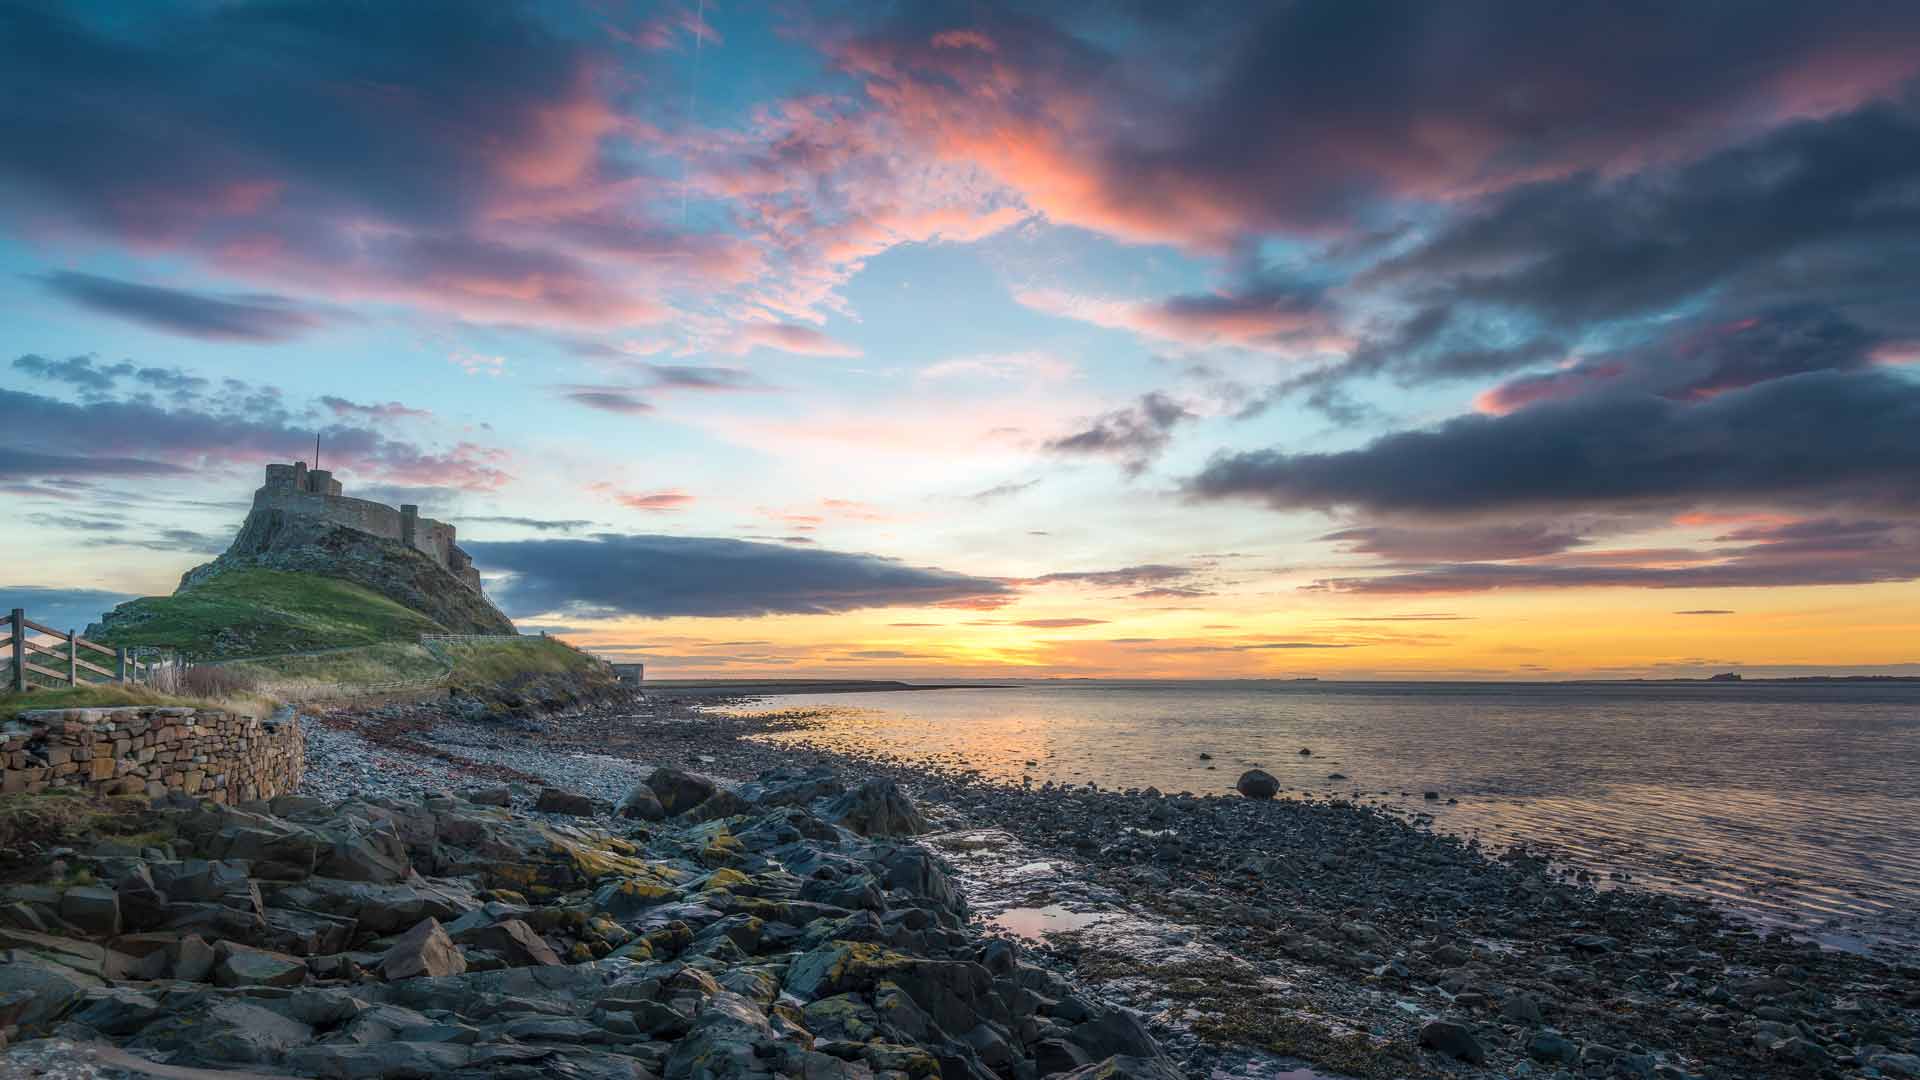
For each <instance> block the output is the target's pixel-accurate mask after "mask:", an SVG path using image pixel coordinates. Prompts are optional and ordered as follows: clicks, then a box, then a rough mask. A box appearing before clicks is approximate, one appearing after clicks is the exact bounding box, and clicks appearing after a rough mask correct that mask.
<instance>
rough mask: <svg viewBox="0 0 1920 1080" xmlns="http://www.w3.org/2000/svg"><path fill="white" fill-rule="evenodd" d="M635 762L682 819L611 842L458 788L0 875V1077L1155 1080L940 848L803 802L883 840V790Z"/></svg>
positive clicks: (242, 817) (622, 831)
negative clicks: (98, 1063) (187, 1072)
mask: <svg viewBox="0 0 1920 1080" xmlns="http://www.w3.org/2000/svg"><path fill="white" fill-rule="evenodd" d="M658 780H659V783H658V784H656V785H652V786H650V787H649V789H648V790H649V791H654V792H658V791H659V790H660V789H662V788H666V789H668V790H669V791H670V792H671V796H670V797H671V799H672V801H673V803H674V806H675V808H676V810H677V815H676V817H675V818H674V819H673V820H672V821H670V822H666V823H658V824H644V823H638V822H631V821H628V820H626V819H621V818H617V817H615V818H599V819H596V820H597V821H603V822H612V823H613V825H614V827H615V828H617V829H618V830H619V831H609V830H608V828H606V827H603V826H602V825H599V824H595V823H591V822H589V821H587V820H586V819H583V818H576V817H566V816H560V815H549V816H542V815H516V814H514V813H513V812H511V811H510V810H508V809H505V808H501V807H497V806H491V805H484V804H481V803H477V802H473V801H469V800H464V799H458V798H453V797H434V798H429V799H426V800H424V801H421V802H398V801H387V800H380V799H368V800H354V801H349V802H346V803H342V804H339V805H332V806H329V805H325V804H322V803H319V802H317V801H315V800H312V799H304V798H297V797H282V798H278V799H274V800H272V801H271V802H268V803H259V802H256V803H249V804H246V805H244V806H239V807H223V806H218V805H215V804H211V803H199V802H195V801H193V800H189V799H184V798H178V797H172V798H166V799H162V800H159V801H158V802H157V803H156V804H155V808H154V809H153V810H152V811H151V814H152V816H153V818H154V820H153V822H152V824H153V826H154V829H153V832H154V834H155V835H165V836H170V837H172V839H171V840H168V841H165V842H162V843H159V844H157V846H154V847H149V848H145V849H142V850H141V852H140V854H139V855H138V856H134V855H131V854H129V853H128V852H129V850H130V849H129V848H128V847H127V846H126V845H102V846H101V847H100V849H98V850H94V851H90V852H86V853H80V854H76V853H72V852H66V853H64V854H63V855H62V856H61V857H60V859H61V861H60V866H59V871H60V872H61V873H62V874H63V875H64V876H63V878H62V879H61V880H72V876H73V872H74V871H77V870H82V869H84V870H86V871H87V872H88V874H87V875H86V876H87V877H88V878H89V879H91V880H93V881H103V882H104V881H111V882H117V883H118V885H117V886H116V887H115V888H114V889H110V890H109V889H104V888H102V887H100V886H97V885H78V884H74V885H66V884H32V885H9V886H4V887H0V1009H6V1008H8V1007H9V1006H10V1004H11V1006H13V1011H12V1012H11V1013H10V1014H5V1015H4V1022H10V1023H11V1025H12V1026H11V1027H10V1028H6V1029H5V1030H4V1031H3V1032H0V1034H4V1036H5V1038H8V1039H13V1040H16V1041H17V1040H19V1039H26V1040H38V1039H42V1038H48V1037H51V1038H53V1039H55V1040H58V1041H56V1042H51V1043H47V1044H36V1043H35V1042H33V1041H28V1042H26V1043H24V1044H23V1045H21V1046H19V1047H17V1048H16V1050H15V1052H14V1054H13V1056H11V1057H7V1056H0V1073H5V1072H7V1071H8V1069H9V1068H10V1067H11V1066H13V1065H22V1066H23V1067H26V1068H29V1069H31V1068H32V1067H34V1065H33V1063H35V1062H40V1061H43V1060H46V1059H48V1058H50V1057H54V1058H57V1056H58V1054H59V1053H60V1052H62V1051H64V1050H67V1049H68V1048H71V1047H73V1046H95V1047H100V1048H101V1049H100V1050H98V1051H96V1053H101V1054H103V1053H105V1052H106V1051H107V1050H108V1049H110V1048H111V1047H118V1048H121V1049H119V1050H114V1051H113V1052H114V1053H120V1052H128V1053H133V1054H137V1055H140V1056H144V1057H148V1058H152V1059H155V1060H158V1061H160V1062H163V1063H165V1064H168V1065H173V1066H183V1067H211V1068H235V1067H239V1068H244V1069H247V1070H249V1071H253V1072H269V1073H282V1074H292V1075H298V1076H317V1077H376V1076H433V1075H442V1074H458V1075H503V1074H505V1075H525V1076H535V1075H558V1076H622V1077H635V1078H638V1077H665V1078H668V1080H695V1078H701V1080H707V1078H711V1080H720V1078H750V1077H769V1078H771V1077H777V1076H778V1077H785V1076H806V1077H813V1078H823V1080H836V1078H845V1080H855V1078H859V1080H869V1078H888V1080H917V1078H922V1077H930V1076H946V1077H963V1078H971V1080H988V1078H991V1077H1006V1078H1015V1077H1036V1078H1037V1077H1040V1076H1044V1075H1048V1074H1051V1073H1058V1072H1065V1071H1068V1070H1072V1069H1080V1068H1083V1067H1084V1068H1086V1069H1088V1070H1091V1071H1085V1072H1078V1073H1075V1074H1074V1075H1076V1076H1085V1077H1103V1078H1104V1077H1113V1078H1118V1077H1130V1076H1132V1077H1150V1078H1155V1080H1159V1078H1162V1077H1169V1076H1177V1075H1178V1074H1177V1072H1174V1071H1173V1070H1172V1067H1171V1065H1170V1064H1169V1063H1168V1062H1167V1060H1166V1058H1165V1057H1164V1056H1163V1055H1162V1054H1161V1052H1160V1050H1159V1048H1158V1047H1157V1046H1156V1045H1155V1044H1154V1042H1153V1040H1152V1039H1151V1038H1150V1037H1149V1036H1148V1035H1147V1033H1146V1032H1145V1030H1144V1029H1143V1028H1142V1027H1141V1025H1140V1023H1139V1021H1137V1020H1135V1019H1134V1018H1133V1017H1132V1015H1131V1014H1128V1013H1125V1012H1122V1011H1119V1010H1115V1009H1112V1008H1110V1007H1108V1006H1105V1005H1103V1004H1101V1003H1100V1002H1097V1001H1094V1000H1090V999H1088V998H1086V997H1084V996H1082V995H1080V994H1078V993H1076V992H1075V990H1074V989H1073V987H1072V986H1071V985H1069V984H1068V983H1066V982H1065V981H1063V980H1062V979H1061V978H1060V977H1059V976H1057V975H1055V974H1053V973H1051V972H1049V971H1047V970H1045V969H1043V968H1041V967H1039V966H1036V965H1034V964H1032V963H1029V962H1027V961H1026V960H1025V959H1024V958H1023V957H1022V955H1021V951H1020V949H1019V947H1018V945H1017V944H1016V943H1014V942H1012V941H1010V940H1004V939H983V938H981V937H980V936H979V935H978V933H977V931H976V930H975V929H973V928H972V927H971V926H970V925H969V923H968V922H967V909H966V904H965V901H964V900H963V899H962V897H961V895H960V893H959V891H958V890H957V889H956V888H955V886H954V884H953V882H952V881H951V880H950V878H949V877H948V872H947V868H946V866H945V864H944V863H943V862H942V861H941V860H940V859H939V858H938V857H936V856H934V855H933V854H931V853H930V852H929V851H927V850H926V849H925V848H922V847H920V846H919V845H917V844H914V843H912V842H911V841H903V840H897V839H880V838H875V839H869V838H868V837H866V836H863V835H861V834H860V833H859V832H858V831H855V830H854V829H852V828H848V827H843V826H841V825H837V824H835V823H834V822H833V821H832V820H829V818H828V817H827V816H825V815H826V814H827V812H828V811H829V809H837V810H838V811H839V812H841V814H842V816H844V817H845V818H846V819H847V820H849V821H850V822H853V823H856V824H858V825H860V826H862V827H864V828H868V829H872V830H873V831H875V832H876V833H879V832H900V831H905V829H904V827H903V826H906V825H913V824H915V823H918V822H919V814H918V813H917V811H915V810H914V808H913V807H912V805H911V803H909V802H907V801H906V798H905V796H904V795H903V794H902V793H901V792H900V791H899V790H898V789H897V788H894V787H892V786H891V785H887V786H885V787H865V786H863V787H856V788H854V789H853V790H852V791H846V790H844V789H843V788H842V787H841V786H840V785H839V784H838V783H837V782H834V781H832V780H831V779H830V778H829V777H827V776H825V775H820V774H812V773H774V774H766V775H763V776H762V777H761V778H760V780H758V781H756V782H754V783H752V784H749V785H743V786H742V787H741V788H740V789H739V790H738V791H730V790H726V789H721V788H718V787H712V788H711V789H709V787H710V786H709V784H706V783H702V780H703V778H699V777H694V776H691V775H690V774H677V775H676V774H669V775H665V776H660V777H658ZM849 796H852V798H849ZM655 801H656V802H661V803H664V802H666V801H667V799H665V798H659V797H656V800H655ZM840 803H845V804H846V805H845V806H839V805H838V804H840ZM682 804H687V805H682ZM703 810H707V811H709V812H708V813H705V814H703V813H702V811H703ZM49 858H50V859H51V856H49ZM46 870H47V871H48V873H49V874H51V873H53V872H54V870H55V867H54V866H53V864H52V862H49V863H48V865H47V867H46ZM18 878H19V875H16V880H17V879H18ZM136 910H137V911H139V912H140V913H141V914H140V915H139V917H138V919H137V920H136V921H131V922H130V921H129V918H130V914H129V913H130V912H133V911H136ZM69 914H71V915H73V916H75V918H68V915H69ZM82 916H83V917H82ZM82 924H84V925H82ZM209 940H213V941H216V942H217V944H215V945H214V946H213V947H212V948H209V947H208V945H207V944H206V943H207V941H209ZM109 1044H110V1045H109ZM43 1045H44V1046H45V1047H46V1048H45V1049H42V1046H43ZM100 1060H102V1061H104V1060H106V1058H104V1057H103V1058H100Z"/></svg>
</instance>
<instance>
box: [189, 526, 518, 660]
mask: <svg viewBox="0 0 1920 1080" xmlns="http://www.w3.org/2000/svg"><path fill="white" fill-rule="evenodd" d="M246 568H257V569H263V570H292V571H298V572H300V573H305V574H318V575H322V576H325V577H330V578H340V579H342V580H345V581H350V582H353V583H354V584H356V585H360V586H363V587H365V588H367V589H370V590H372V591H373V592H375V593H378V594H380V595H381V596H384V597H386V598H387V599H389V600H392V601H394V602H395V603H398V604H400V605H402V606H404V607H406V608H409V609H411V610H413V611H416V612H419V613H420V614H422V615H425V616H426V617H427V618H429V619H431V620H433V621H434V622H436V623H438V624H440V626H441V627H443V628H445V630H446V632H447V633H451V634H511V633H514V632H515V631H514V628H513V623H512V622H511V621H509V620H508V619H507V617H506V616H505V615H502V614H501V613H500V609H498V608H496V607H494V606H493V604H492V603H490V602H489V601H488V600H487V598H486V596H484V595H483V594H481V593H480V592H479V591H477V590H475V589H472V588H469V587H468V586H467V585H466V584H465V583H464V582H462V581H460V580H459V579H458V578H456V577H454V576H453V575H452V574H450V573H448V572H447V571H446V570H445V569H444V568H443V567H441V566H440V565H439V564H438V563H436V562H434V561H433V560H432V559H430V558H428V557H427V556H426V555H424V554H421V553H420V552H418V551H415V550H414V549H413V548H411V547H408V546H407V545H405V544H402V543H399V542H397V541H393V540H384V539H381V538H380V537H377V536H370V535H368V534H367V533H363V532H359V531H358V530H355V529H349V528H345V527H342V526H339V525H334V524H330V523H328V522H326V521H322V520H319V519H317V518H312V517H304V516H300V515H295V514H288V513H286V512H285V511H282V510H277V509H272V508H265V509H262V508H256V509H254V510H253V511H252V512H251V513H249V514H248V515H247V520H246V524H244V525H242V526H241V527H240V533H239V535H237V536H235V537H234V539H233V545H232V546H231V547H229V548H227V550H226V552H225V553H224V554H222V555H221V556H220V557H219V558H218V559H215V560H214V561H212V562H210V563H206V564H204V565H202V566H196V567H194V568H193V569H192V570H189V571H187V572H186V574H185V575H184V576H183V577H181V579H180V588H181V589H182V590H186V589H191V588H196V587H198V585H199V584H200V583H202V582H205V581H208V580H211V579H213V578H215V577H219V576H223V575H226V574H230V573H233V572H234V571H236V570H240V569H246ZM333 644H336V645H352V644H357V643H356V642H351V641H339V642H334V643H333Z"/></svg>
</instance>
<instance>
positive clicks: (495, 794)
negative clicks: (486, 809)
mask: <svg viewBox="0 0 1920 1080" xmlns="http://www.w3.org/2000/svg"><path fill="white" fill-rule="evenodd" d="M464 798H465V799H466V800H467V801H468V802H470V803H476V804H478V805H480V806H512V805H513V789H511V788H508V787H494V788H478V789H476V790H473V791H469V792H467V793H466V795H465V796H464Z"/></svg>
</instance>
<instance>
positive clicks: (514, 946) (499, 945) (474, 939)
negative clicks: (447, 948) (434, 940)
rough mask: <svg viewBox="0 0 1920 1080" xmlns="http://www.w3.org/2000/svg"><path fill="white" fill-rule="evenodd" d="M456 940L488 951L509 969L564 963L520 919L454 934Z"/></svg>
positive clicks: (506, 920) (507, 920)
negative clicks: (502, 961) (505, 963)
mask: <svg viewBox="0 0 1920 1080" xmlns="http://www.w3.org/2000/svg"><path fill="white" fill-rule="evenodd" d="M453 941H455V942H456V943H458V944H461V945H474V946H478V947H479V948H482V949H485V950H487V951H488V952H490V953H493V954H494V955H495V956H498V957H500V958H501V959H502V960H505V961H506V962H507V966H509V967H527V966H529V965H535V964H539V965H546V966H554V965H558V964H559V963H560V957H559V956H558V955H557V954H555V953H554V951H553V949H552V948H550V947H549V946H548V945H547V943H546V942H545V941H542V940H540V935H538V934H536V933H534V932H533V928H532V927H530V926H528V925H527V924H526V923H525V922H523V921H521V920H519V919H503V920H501V921H500V922H497V923H492V924H490V925H487V926H478V927H472V928H469V929H465V930H461V931H460V932H458V933H456V934H454V935H453Z"/></svg>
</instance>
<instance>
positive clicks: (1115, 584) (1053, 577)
mask: <svg viewBox="0 0 1920 1080" xmlns="http://www.w3.org/2000/svg"><path fill="white" fill-rule="evenodd" d="M1192 576H1193V571H1192V570H1189V569H1187V568H1186V567H1184V566H1169V565H1167V564H1165V563H1143V564H1141V565H1139V566H1122V567H1119V568H1118V569H1114V570H1058V571H1055V572H1054V573H1051V574H1042V575H1040V576H1039V577H1037V578H1028V579H1026V580H1025V581H1024V582H1023V584H1028V585H1056V584H1065V585H1096V586H1099V587H1101V588H1112V589H1126V588H1135V589H1137V588H1141V587H1145V586H1152V585H1157V584H1160V583H1162V582H1167V581H1179V580H1181V579H1183V578H1190V577H1192Z"/></svg>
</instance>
